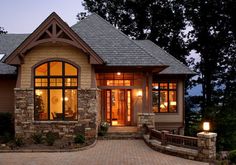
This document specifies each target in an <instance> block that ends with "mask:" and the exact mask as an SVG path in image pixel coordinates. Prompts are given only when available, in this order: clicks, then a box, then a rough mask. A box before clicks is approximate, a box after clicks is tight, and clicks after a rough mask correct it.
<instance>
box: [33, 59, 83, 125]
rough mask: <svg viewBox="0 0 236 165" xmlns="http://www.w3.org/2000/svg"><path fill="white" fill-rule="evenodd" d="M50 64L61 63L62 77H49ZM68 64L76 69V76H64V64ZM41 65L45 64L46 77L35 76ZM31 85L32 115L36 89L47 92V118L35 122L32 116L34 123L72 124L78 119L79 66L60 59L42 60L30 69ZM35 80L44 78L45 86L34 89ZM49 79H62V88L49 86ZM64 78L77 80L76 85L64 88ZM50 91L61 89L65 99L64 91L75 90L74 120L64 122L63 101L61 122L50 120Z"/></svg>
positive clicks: (63, 104)
mask: <svg viewBox="0 0 236 165" xmlns="http://www.w3.org/2000/svg"><path fill="white" fill-rule="evenodd" d="M50 62H61V63H62V75H61V76H54V75H53V76H50ZM66 63H67V64H69V65H72V66H73V67H75V68H76V69H77V75H71V76H68V75H65V64H66ZM43 64H47V68H48V71H47V75H46V76H36V69H37V68H38V67H39V66H41V65H43ZM32 75H33V76H32V81H31V82H32V83H31V85H32V86H33V91H34V113H35V98H36V96H35V93H36V90H38V89H45V90H47V108H48V114H47V115H48V118H47V120H40V119H38V120H36V119H35V115H34V121H36V122H63V121H64V122H72V121H77V119H78V89H80V86H81V83H80V80H81V79H80V75H81V69H80V66H79V65H77V64H75V63H74V62H72V61H69V60H66V59H60V58H52V59H47V60H43V61H41V62H39V63H37V64H36V65H34V66H33V67H32ZM36 78H46V79H47V86H45V87H44V86H42V87H36V86H35V79H36ZM51 78H62V86H50V79H51ZM66 78H77V84H76V86H72V87H71V86H66V84H65V79H66ZM50 89H61V90H62V97H63V98H64V97H65V91H66V90H68V89H74V90H77V95H76V100H77V108H76V111H77V114H76V119H74V120H66V119H65V101H64V100H63V101H62V119H61V120H51V119H50V113H51V111H50V104H51V103H50Z"/></svg>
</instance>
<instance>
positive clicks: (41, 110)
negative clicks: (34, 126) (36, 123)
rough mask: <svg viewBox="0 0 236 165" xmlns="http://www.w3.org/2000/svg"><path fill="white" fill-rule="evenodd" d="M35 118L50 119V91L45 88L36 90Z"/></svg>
mask: <svg viewBox="0 0 236 165" xmlns="http://www.w3.org/2000/svg"><path fill="white" fill-rule="evenodd" d="M34 104H35V108H34V119H35V120H47V119H48V93H47V90H45V89H37V90H35V100H34Z"/></svg>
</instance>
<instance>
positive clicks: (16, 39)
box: [0, 34, 29, 61]
mask: <svg viewBox="0 0 236 165" xmlns="http://www.w3.org/2000/svg"><path fill="white" fill-rule="evenodd" d="M28 36H29V34H0V53H2V54H5V56H4V57H3V58H2V60H1V61H4V60H5V59H6V57H7V56H8V55H10V54H11V53H12V52H13V51H14V50H15V49H16V48H17V47H18V46H19V45H20V44H21V43H22V42H23V41H24V40H25V39H26V38H27V37H28Z"/></svg>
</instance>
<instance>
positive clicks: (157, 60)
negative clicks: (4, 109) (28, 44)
mask: <svg viewBox="0 0 236 165" xmlns="http://www.w3.org/2000/svg"><path fill="white" fill-rule="evenodd" d="M71 28H72V29H73V30H74V31H75V32H76V33H77V34H78V35H79V36H80V37H81V38H82V39H83V40H84V41H85V42H86V43H87V44H88V45H89V46H90V47H91V48H92V49H93V50H94V51H95V52H96V53H97V54H98V55H99V56H100V57H101V58H102V59H103V60H104V61H105V62H106V65H108V66H166V65H167V66H170V67H168V68H166V69H165V70H163V71H162V72H161V73H160V74H194V72H192V71H191V70H190V69H189V68H188V67H186V66H185V65H184V64H182V63H181V62H179V61H178V60H177V59H175V58H174V57H173V56H171V55H170V54H168V53H167V52H165V51H164V50H163V49H161V48H160V47H158V46H157V45H155V44H154V43H153V42H151V41H148V40H140V41H134V40H131V39H130V38H129V37H128V36H126V35H125V34H123V33H122V32H121V31H120V30H118V29H116V28H115V27H113V26H112V25H111V24H109V23H108V22H106V21H105V20H104V19H102V18H101V17H100V16H98V15H97V14H92V15H90V16H88V17H87V18H86V19H84V20H82V21H80V22H78V23H77V24H75V25H73V26H72V27H71ZM28 35H29V34H1V35H0V53H3V54H6V55H5V57H4V58H3V59H2V61H4V60H5V59H6V57H7V56H8V55H10V54H11V53H12V51H13V50H14V49H16V48H17V47H18V46H19V45H20V43H21V42H23V41H24V40H25V39H26V38H27V36H28ZM6 66H7V65H6V64H5V65H2V64H1V65H0V70H1V71H0V72H5V71H6V72H8V71H9V70H8V68H7V67H6ZM3 69H4V70H5V71H3ZM9 73H10V72H9Z"/></svg>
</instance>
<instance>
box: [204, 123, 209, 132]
mask: <svg viewBox="0 0 236 165" xmlns="http://www.w3.org/2000/svg"><path fill="white" fill-rule="evenodd" d="M203 130H204V132H206V133H207V132H208V131H209V130H210V122H203Z"/></svg>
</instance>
